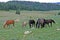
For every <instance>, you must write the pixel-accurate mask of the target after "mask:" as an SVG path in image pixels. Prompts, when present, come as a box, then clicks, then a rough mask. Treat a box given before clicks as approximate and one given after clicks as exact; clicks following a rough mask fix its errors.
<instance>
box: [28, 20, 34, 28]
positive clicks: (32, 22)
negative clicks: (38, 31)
mask: <svg viewBox="0 0 60 40" xmlns="http://www.w3.org/2000/svg"><path fill="white" fill-rule="evenodd" d="M29 26H30V28H31V27H33V26H35V21H34V20H29Z"/></svg>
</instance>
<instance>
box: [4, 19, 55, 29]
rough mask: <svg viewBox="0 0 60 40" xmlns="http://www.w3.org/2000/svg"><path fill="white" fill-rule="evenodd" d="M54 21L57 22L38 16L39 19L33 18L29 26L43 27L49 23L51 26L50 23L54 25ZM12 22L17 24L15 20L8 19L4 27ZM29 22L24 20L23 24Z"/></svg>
mask: <svg viewBox="0 0 60 40" xmlns="http://www.w3.org/2000/svg"><path fill="white" fill-rule="evenodd" d="M52 23H55V21H54V20H53V19H44V18H38V20H37V21H36V22H35V20H33V19H31V20H29V22H28V24H29V27H30V28H32V27H36V28H40V27H41V28H43V27H45V25H46V24H47V25H48V26H49V24H50V25H51V26H52ZM10 24H13V26H15V21H14V20H7V21H6V22H5V24H4V25H3V27H4V28H5V27H6V26H9V25H10ZM26 25H27V23H26V22H23V23H22V26H26Z"/></svg>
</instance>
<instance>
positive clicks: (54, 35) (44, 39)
mask: <svg viewBox="0 0 60 40" xmlns="http://www.w3.org/2000/svg"><path fill="white" fill-rule="evenodd" d="M59 12H60V10H56V11H21V14H20V15H17V14H15V11H0V40H60V30H58V31H57V30H56V29H58V28H59V29H60V15H57V14H58V13H59ZM30 17H31V18H30ZM17 18H18V19H20V21H19V22H16V23H15V27H13V26H12V25H10V27H7V28H3V23H4V21H6V20H9V19H17ZM37 18H46V19H54V20H55V21H56V24H53V26H52V27H48V26H47V25H46V27H44V28H42V29H41V28H39V29H37V28H35V29H30V28H29V25H27V26H26V27H24V28H22V26H21V24H22V22H23V21H27V22H28V20H29V19H34V20H35V21H36V20H37ZM27 30H29V31H32V33H31V34H28V35H25V37H24V31H27Z"/></svg>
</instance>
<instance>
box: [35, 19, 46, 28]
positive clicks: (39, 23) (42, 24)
mask: <svg viewBox="0 0 60 40" xmlns="http://www.w3.org/2000/svg"><path fill="white" fill-rule="evenodd" d="M44 21H45V19H43V18H42V19H38V20H37V22H36V28H39V27H40V25H41V28H43V27H44V26H45V24H44Z"/></svg>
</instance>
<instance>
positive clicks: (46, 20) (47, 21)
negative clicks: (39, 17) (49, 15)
mask: <svg viewBox="0 0 60 40" xmlns="http://www.w3.org/2000/svg"><path fill="white" fill-rule="evenodd" d="M52 23H55V21H54V20H53V19H45V22H44V24H47V25H48V26H49V24H51V27H52Z"/></svg>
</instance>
